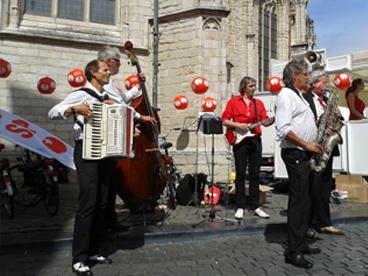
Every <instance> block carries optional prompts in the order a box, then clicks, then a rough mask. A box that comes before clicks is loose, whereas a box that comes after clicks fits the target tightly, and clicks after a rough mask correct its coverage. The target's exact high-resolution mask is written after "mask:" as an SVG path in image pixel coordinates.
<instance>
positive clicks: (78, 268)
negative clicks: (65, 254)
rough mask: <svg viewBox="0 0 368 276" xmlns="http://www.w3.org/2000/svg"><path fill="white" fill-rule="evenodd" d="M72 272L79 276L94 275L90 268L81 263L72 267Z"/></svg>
mask: <svg viewBox="0 0 368 276" xmlns="http://www.w3.org/2000/svg"><path fill="white" fill-rule="evenodd" d="M72 270H73V272H74V273H75V274H77V275H88V276H93V273H92V271H91V269H90V268H89V266H87V265H85V264H83V263H81V262H79V263H75V264H73V265H72Z"/></svg>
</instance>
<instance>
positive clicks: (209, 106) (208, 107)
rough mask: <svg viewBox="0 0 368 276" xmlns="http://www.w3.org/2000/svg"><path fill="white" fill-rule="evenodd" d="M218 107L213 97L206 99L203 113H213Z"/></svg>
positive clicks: (203, 103)
mask: <svg viewBox="0 0 368 276" xmlns="http://www.w3.org/2000/svg"><path fill="white" fill-rule="evenodd" d="M216 107H217V103H216V101H215V100H214V99H213V98H211V97H207V98H205V99H204V100H203V102H202V108H203V111H205V112H212V111H214V110H215V109H216Z"/></svg>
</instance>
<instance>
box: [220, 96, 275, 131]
mask: <svg viewBox="0 0 368 276" xmlns="http://www.w3.org/2000/svg"><path fill="white" fill-rule="evenodd" d="M253 99H254V98H252V100H251V101H250V102H249V109H248V106H247V104H246V103H245V101H244V100H243V96H242V95H239V96H236V97H234V98H231V99H230V100H229V101H228V102H227V105H226V108H225V111H224V113H222V117H221V120H222V121H225V120H229V121H231V119H232V121H233V122H236V123H246V124H254V123H257V122H259V121H263V120H266V119H268V115H267V113H266V110H265V108H264V105H263V102H262V101H261V100H258V99H255V101H256V105H257V114H258V120H256V113H255V109H254V102H253ZM251 132H252V133H254V134H258V135H261V134H262V129H261V127H260V126H259V127H256V128H255V129H254V130H252V131H251Z"/></svg>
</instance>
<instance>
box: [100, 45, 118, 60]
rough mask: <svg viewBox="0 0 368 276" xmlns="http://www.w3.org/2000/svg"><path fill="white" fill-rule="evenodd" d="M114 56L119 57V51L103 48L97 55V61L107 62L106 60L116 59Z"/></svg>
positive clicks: (107, 47)
mask: <svg viewBox="0 0 368 276" xmlns="http://www.w3.org/2000/svg"><path fill="white" fill-rule="evenodd" d="M116 55H118V56H119V57H120V55H121V54H120V51H119V49H118V48H116V47H111V46H104V47H103V48H102V49H101V50H100V51H99V52H98V55H97V58H98V60H101V61H103V62H107V60H108V59H112V58H116Z"/></svg>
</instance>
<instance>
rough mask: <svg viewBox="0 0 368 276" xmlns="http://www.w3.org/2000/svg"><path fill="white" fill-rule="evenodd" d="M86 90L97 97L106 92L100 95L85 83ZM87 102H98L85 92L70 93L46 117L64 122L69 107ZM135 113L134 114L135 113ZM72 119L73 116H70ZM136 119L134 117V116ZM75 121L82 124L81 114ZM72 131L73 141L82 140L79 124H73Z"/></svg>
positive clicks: (88, 83) (104, 92)
mask: <svg viewBox="0 0 368 276" xmlns="http://www.w3.org/2000/svg"><path fill="white" fill-rule="evenodd" d="M84 87H86V88H89V89H92V90H93V91H95V92H96V93H97V95H105V94H107V92H106V91H103V92H102V94H101V92H100V91H98V90H97V89H96V88H95V87H94V86H93V85H92V84H91V83H90V82H88V81H87V83H86V85H85V86H84ZM87 102H99V101H98V100H97V99H96V98H95V97H93V96H91V95H89V94H88V93H87V92H85V91H82V90H77V91H75V92H72V93H70V94H69V95H68V97H66V98H65V99H64V100H63V101H62V102H60V103H59V104H57V105H55V106H54V107H53V108H51V110H50V111H49V113H48V117H49V119H50V120H63V119H64V120H66V119H67V117H65V116H64V113H65V111H66V110H67V109H68V108H69V107H71V106H76V105H81V104H86V103H87ZM122 105H125V103H122ZM135 113H136V112H135ZM72 117H73V116H72ZM134 117H136V115H135V116H134ZM77 120H78V121H79V122H81V123H82V124H84V117H83V115H81V114H78V113H77ZM73 131H74V139H75V140H81V139H83V131H82V129H81V127H80V126H79V124H77V123H74V125H73Z"/></svg>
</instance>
